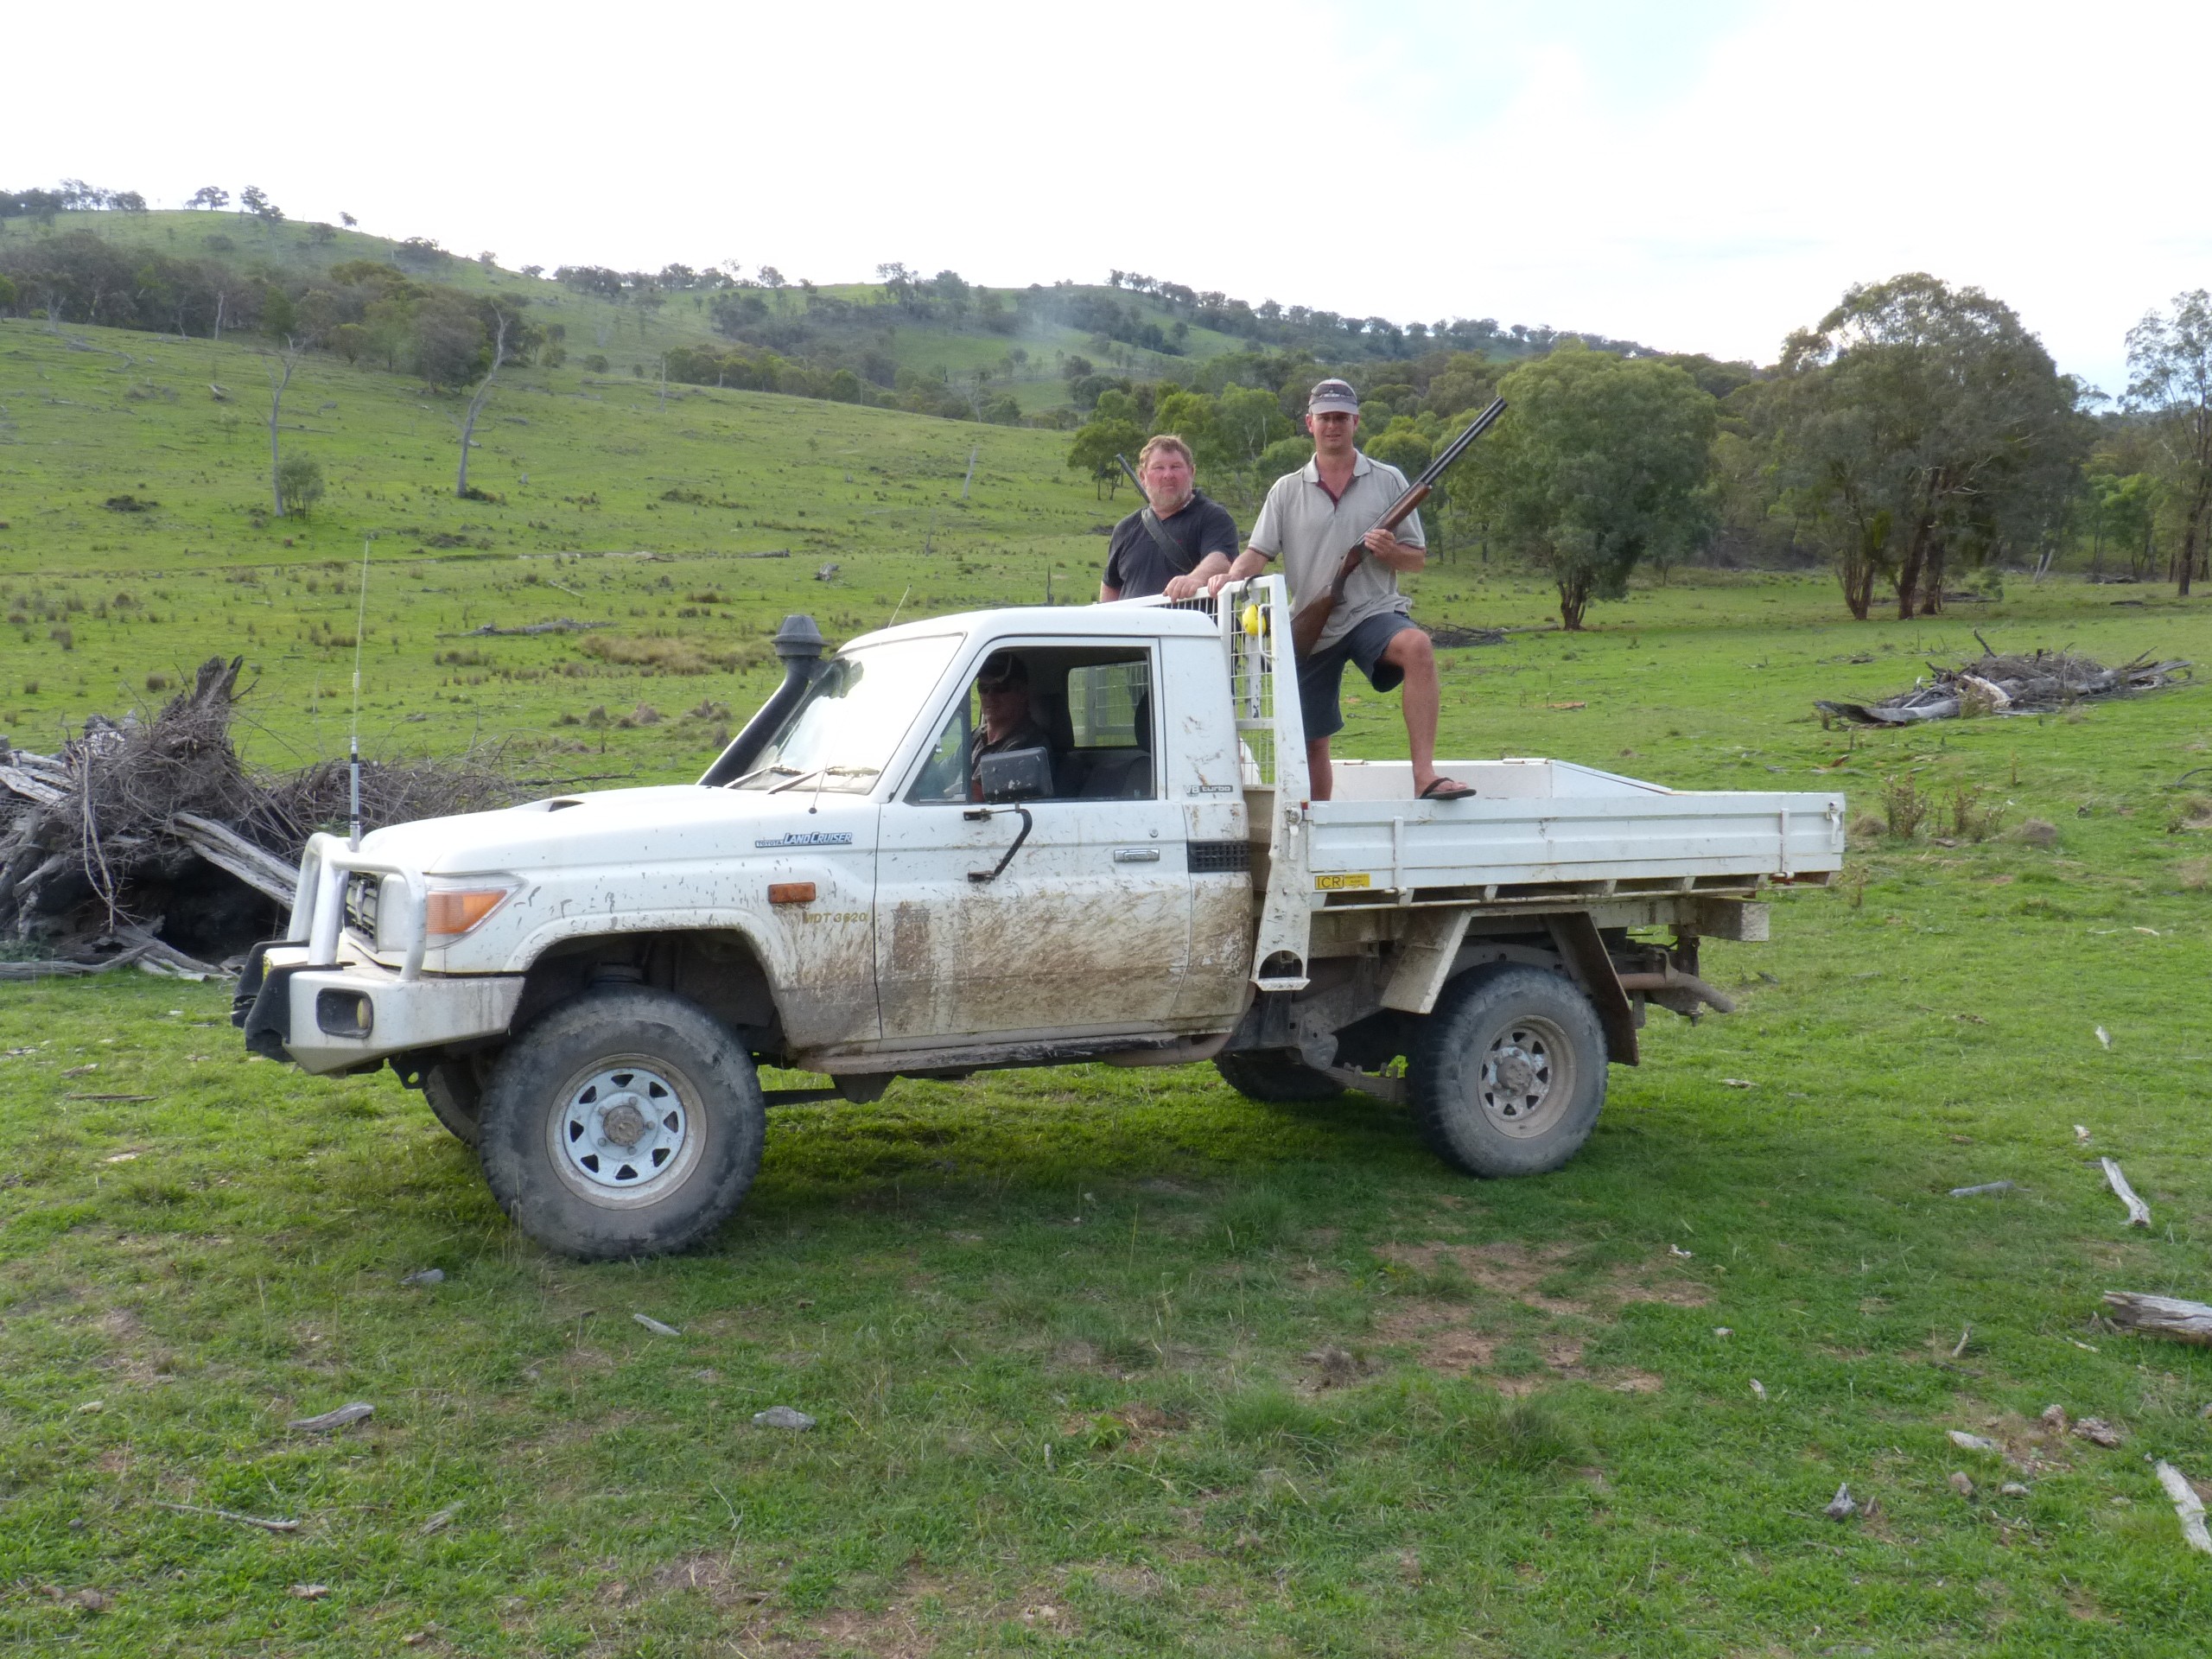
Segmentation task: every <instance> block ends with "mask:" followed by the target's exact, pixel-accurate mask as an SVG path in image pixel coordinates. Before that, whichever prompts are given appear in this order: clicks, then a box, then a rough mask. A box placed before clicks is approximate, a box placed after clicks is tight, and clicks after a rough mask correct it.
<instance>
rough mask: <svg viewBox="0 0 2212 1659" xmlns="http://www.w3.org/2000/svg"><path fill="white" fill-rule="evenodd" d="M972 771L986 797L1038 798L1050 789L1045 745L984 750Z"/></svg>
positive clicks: (1048, 754)
mask: <svg viewBox="0 0 2212 1659" xmlns="http://www.w3.org/2000/svg"><path fill="white" fill-rule="evenodd" d="M976 776H977V777H978V778H979V779H981V780H982V785H983V798H984V799H985V800H986V801H989V802H994V803H995V802H1000V801H1041V800H1043V799H1044V798H1046V796H1047V795H1050V794H1051V793H1052V754H1051V752H1050V751H1048V750H1046V749H1005V750H1001V752H1000V753H997V754H987V755H985V756H984V757H983V758H982V761H981V762H980V763H979V764H978V765H977V766H976Z"/></svg>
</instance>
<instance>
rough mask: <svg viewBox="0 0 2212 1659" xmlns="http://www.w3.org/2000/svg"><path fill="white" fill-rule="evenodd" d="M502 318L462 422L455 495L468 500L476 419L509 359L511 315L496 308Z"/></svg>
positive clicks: (495, 313) (665, 384)
mask: <svg viewBox="0 0 2212 1659" xmlns="http://www.w3.org/2000/svg"><path fill="white" fill-rule="evenodd" d="M493 316H494V317H496V318H497V319H498V321H497V322H496V323H495V324H494V325H493V333H492V366H491V367H490V368H489V369H488V370H486V372H485V375H484V382H483V384H482V385H480V386H478V387H477V388H476V395H475V396H474V397H471V398H470V399H469V400H468V413H467V415H466V416H464V417H463V418H462V420H461V472H460V474H459V475H458V476H457V477H455V479H454V486H453V493H454V494H455V495H457V496H459V497H461V499H463V500H464V501H465V500H467V499H468V446H469V445H470V444H471V443H473V442H475V438H476V417H477V416H478V415H480V414H481V413H482V412H483V409H484V400H485V399H486V397H490V396H491V395H492V382H493V379H494V378H497V377H498V375H499V365H501V364H502V363H504V362H505V361H506V360H507V321H508V319H507V314H506V313H505V312H504V311H500V310H498V309H496V308H494V310H493ZM667 396H668V376H667V369H666V366H665V365H663V368H662V372H661V397H662V398H663V399H664V400H665V399H666V397H667Z"/></svg>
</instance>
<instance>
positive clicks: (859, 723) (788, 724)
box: [730, 633, 961, 794]
mask: <svg viewBox="0 0 2212 1659" xmlns="http://www.w3.org/2000/svg"><path fill="white" fill-rule="evenodd" d="M960 639H961V636H960V635H959V634H957V633H938V634H930V635H927V636H925V637H924V638H922V639H894V640H887V641H886V642H885V643H883V644H881V645H863V646H861V647H860V648H859V649H858V650H856V651H853V650H849V651H842V652H838V653H837V655H836V656H835V657H833V658H830V659H829V661H828V662H827V663H825V664H823V666H822V669H821V671H820V672H818V673H817V674H816V675H815V677H814V683H813V684H811V685H810V686H809V687H807V689H806V695H805V696H804V697H802V698H801V699H800V700H799V705H798V708H796V709H792V710H791V716H790V718H789V719H787V720H785V721H784V723H783V726H782V728H780V729H779V730H778V732H777V733H776V734H775V736H773V737H772V738H771V739H769V741H768V746H767V747H766V748H764V749H762V750H761V751H760V753H759V754H758V755H757V756H755V757H754V759H753V768H752V770H751V771H749V772H747V773H746V774H745V776H744V777H742V778H740V779H738V780H737V781H736V782H735V783H734V784H732V785H730V787H731V788H732V789H747V790H771V791H772V790H779V789H797V788H800V787H804V788H805V789H808V790H815V789H822V790H828V791H844V792H847V793H850V794H866V793H867V792H868V791H869V790H871V789H873V788H874V787H875V780H876V779H878V778H879V777H880V776H881V775H882V773H883V769H884V767H886V766H889V765H890V764H891V754H892V751H893V750H894V749H896V748H897V747H899V739H900V738H902V737H904V736H905V735H906V728H907V727H908V726H909V725H910V724H912V721H913V719H914V716H915V715H918V714H919V713H920V712H921V711H922V709H923V708H924V706H925V704H926V703H927V702H928V701H929V695H930V692H931V690H933V689H935V687H936V685H937V682H938V676H940V675H942V674H943V673H944V665H945V664H947V663H949V662H950V661H951V660H952V653H953V652H955V651H957V649H959V645H960Z"/></svg>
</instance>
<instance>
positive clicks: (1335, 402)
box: [1207, 379, 1475, 801]
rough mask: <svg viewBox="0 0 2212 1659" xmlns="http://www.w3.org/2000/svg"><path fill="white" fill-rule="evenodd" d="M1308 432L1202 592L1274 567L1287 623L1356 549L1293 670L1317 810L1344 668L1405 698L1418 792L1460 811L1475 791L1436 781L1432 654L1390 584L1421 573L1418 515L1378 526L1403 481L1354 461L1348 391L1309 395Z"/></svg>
mask: <svg viewBox="0 0 2212 1659" xmlns="http://www.w3.org/2000/svg"><path fill="white" fill-rule="evenodd" d="M1306 430H1307V431H1308V432H1310V433H1311V434H1313V460H1311V461H1308V462H1306V465H1305V466H1304V467H1301V468H1300V470H1298V471H1297V472H1294V473H1289V474H1285V475H1284V476H1283V477H1281V478H1279V479H1277V480H1275V482H1274V488H1272V489H1270V490H1269V491H1268V499H1267V501H1266V502H1265V504H1264V505H1262V507H1261V508H1260V520H1259V522H1258V523H1257V524H1254V525H1253V526H1252V540H1251V544H1250V545H1249V546H1248V547H1247V548H1246V549H1245V550H1243V552H1242V553H1240V554H1238V555H1237V556H1236V563H1234V564H1232V565H1231V566H1230V569H1229V570H1228V571H1227V572H1226V573H1225V574H1224V575H1222V576H1219V577H1217V578H1210V579H1209V580H1208V582H1207V591H1208V592H1210V593H1218V592H1219V591H1220V590H1221V588H1222V585H1223V583H1224V582H1240V581H1243V580H1244V579H1245V578H1247V577H1250V576H1256V575H1259V574H1260V573H1261V572H1262V570H1264V569H1267V566H1268V561H1269V560H1270V559H1273V558H1275V557H1277V556H1280V557H1281V560H1282V563H1283V572H1284V574H1285V575H1287V576H1288V577H1289V578H1290V597H1291V609H1292V610H1293V611H1296V610H1297V609H1298V607H1300V606H1301V605H1303V604H1305V603H1306V601H1307V600H1309V599H1311V598H1313V596H1314V595H1315V594H1320V593H1324V592H1325V591H1326V590H1327V589H1328V588H1329V586H1330V584H1331V583H1332V582H1335V581H1336V578H1337V570H1338V566H1339V565H1341V564H1342V563H1343V562H1344V555H1345V553H1346V552H1348V551H1349V550H1351V544H1352V543H1354V542H1357V541H1360V540H1364V541H1365V542H1366V543H1367V557H1366V558H1365V559H1363V560H1362V561H1361V562H1360V565H1359V568H1358V569H1357V570H1354V571H1353V572H1352V573H1351V579H1350V580H1349V581H1347V582H1345V583H1344V602H1343V603H1342V604H1340V605H1338V607H1337V608H1336V612H1335V613H1334V614H1333V615H1332V616H1331V617H1330V618H1329V623H1328V626H1326V627H1325V628H1323V629H1322V630H1321V637H1320V639H1318V640H1316V641H1315V642H1314V645H1313V654H1312V655H1311V656H1309V657H1305V658H1300V660H1299V664H1298V701H1299V704H1300V708H1301V709H1303V711H1304V713H1305V716H1306V766H1307V768H1308V770H1309V771H1310V772H1311V773H1312V775H1313V798H1314V799H1315V800H1317V801H1325V800H1327V799H1328V798H1329V795H1330V790H1331V785H1332V773H1331V770H1330V766H1329V739H1330V738H1331V737H1332V735H1334V734H1336V733H1338V732H1339V731H1342V730H1343V729H1344V711H1343V710H1342V709H1339V708H1338V705H1337V694H1338V690H1339V689H1340V688H1341V686H1342V685H1343V683H1344V664H1346V663H1347V662H1353V663H1357V664H1359V671H1360V672H1361V673H1363V674H1364V675H1366V676H1367V679H1368V683H1369V684H1370V685H1372V686H1373V687H1374V688H1375V689H1376V690H1377V691H1389V690H1392V689H1393V688H1394V687H1395V686H1398V685H1399V684H1401V683H1402V684H1403V685H1404V687H1405V695H1404V696H1403V698H1402V705H1403V708H1404V711H1405V716H1406V741H1407V746H1408V748H1410V750H1411V751H1412V753H1413V762H1414V793H1415V794H1416V795H1418V796H1419V797H1420V798H1421V799H1422V800H1425V801H1460V800H1465V799H1466V798H1468V797H1470V796H1471V795H1472V794H1473V793H1474V792H1475V791H1473V790H1471V789H1470V788H1468V787H1467V785H1465V784H1463V783H1460V782H1459V781H1458V780H1457V779H1452V778H1446V777H1443V776H1441V775H1440V773H1439V772H1437V770H1436V716H1437V711H1438V709H1439V708H1440V705H1441V703H1442V701H1443V694H1442V690H1441V689H1440V686H1439V684H1438V683H1437V677H1436V652H1435V648H1434V647H1433V645H1430V644H1429V640H1428V635H1427V634H1426V633H1424V632H1422V631H1421V629H1419V628H1417V627H1415V626H1414V623H1413V619H1412V618H1411V617H1409V616H1408V615H1407V614H1406V613H1407V612H1408V611H1409V610H1411V609H1412V608H1413V601H1411V600H1409V599H1408V598H1407V597H1406V596H1405V595H1404V594H1402V593H1400V592H1399V591H1398V572H1400V571H1401V570H1404V571H1409V572H1410V571H1414V570H1418V569H1421V567H1422V566H1423V565H1424V564H1426V563H1428V538H1427V536H1426V535H1424V534H1423V533H1422V531H1421V515H1420V514H1419V513H1418V512H1416V513H1414V514H1412V515H1410V516H1409V517H1408V518H1406V520H1405V521H1404V522H1403V523H1402V524H1400V525H1399V526H1398V530H1397V533H1396V534H1395V535H1393V534H1392V533H1391V532H1390V531H1387V530H1383V529H1382V528H1381V527H1380V523H1379V521H1380V520H1381V518H1382V517H1383V514H1384V513H1386V512H1389V510H1390V505H1391V503H1392V502H1394V501H1395V500H1396V499H1398V498H1399V497H1400V496H1401V495H1403V494H1404V493H1405V492H1406V475H1405V474H1403V473H1402V472H1400V471H1399V470H1398V469H1397V468H1396V467H1393V466H1391V465H1390V464H1389V462H1388V461H1374V460H1370V458H1369V457H1368V456H1366V455H1363V454H1361V453H1360V451H1359V448H1358V446H1357V443H1356V442H1354V439H1355V438H1356V437H1357V434H1358V431H1359V394H1358V393H1357V392H1356V391H1353V390H1352V389H1351V385H1349V384H1347V383H1346V382H1344V381H1342V380H1333V379H1332V380H1324V381H1322V382H1320V383H1319V385H1316V386H1315V387H1314V388H1313V391H1310V392H1308V393H1307V394H1306Z"/></svg>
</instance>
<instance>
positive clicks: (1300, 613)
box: [1290, 397, 1505, 657]
mask: <svg viewBox="0 0 2212 1659" xmlns="http://www.w3.org/2000/svg"><path fill="white" fill-rule="evenodd" d="M1504 413H1505V399H1504V398H1503V397H1500V398H1499V399H1498V400H1497V402H1495V403H1493V404H1491V406H1490V407H1489V408H1488V409H1486V410H1483V412H1482V413H1481V414H1479V415H1478V416H1475V418H1474V422H1473V423H1472V424H1471V425H1470V426H1469V427H1468V428H1467V429H1466V430H1465V431H1464V432H1462V433H1461V434H1460V435H1459V436H1458V437H1456V438H1454V439H1452V442H1450V443H1448V444H1446V446H1445V447H1444V449H1443V452H1442V453H1441V454H1439V455H1438V456H1437V457H1436V459H1435V460H1434V461H1430V462H1429V463H1428V465H1427V467H1424V468H1423V469H1422V471H1421V476H1420V477H1419V478H1417V479H1415V480H1414V481H1413V482H1412V483H1411V484H1408V486H1406V493H1404V494H1403V495H1402V496H1400V497H1399V498H1398V499H1396V500H1395V501H1393V502H1392V503H1391V504H1390V510H1389V512H1386V513H1384V514H1383V516H1382V517H1381V518H1378V519H1376V521H1375V528H1376V529H1377V530H1389V531H1395V530H1396V529H1397V527H1398V526H1399V525H1400V524H1403V523H1405V521H1406V520H1407V519H1408V518H1409V517H1411V516H1412V513H1413V511H1414V508H1415V507H1418V506H1419V505H1421V503H1422V502H1424V501H1426V500H1427V499H1428V495H1429V492H1430V491H1431V490H1433V489H1434V488H1435V487H1436V480H1438V479H1440V478H1441V477H1443V476H1444V469H1445V468H1446V467H1449V466H1450V465H1451V464H1452V462H1453V461H1457V460H1459V457H1460V456H1461V455H1462V454H1465V452H1466V448H1467V446H1468V445H1469V444H1471V443H1472V442H1474V441H1475V440H1476V439H1477V438H1479V437H1480V436H1482V435H1483V434H1484V433H1485V432H1487V431H1488V430H1490V429H1491V423H1494V422H1495V421H1496V420H1497V417H1498V416H1501V415H1503V414H1504ZM1366 557H1367V540H1366V537H1361V538H1360V539H1359V540H1358V541H1356V542H1354V543H1352V544H1351V551H1350V552H1348V553H1346V554H1345V555H1344V563H1342V564H1340V565H1338V567H1337V579H1336V580H1335V581H1334V582H1331V583H1330V584H1329V586H1328V588H1326V590H1325V591H1324V592H1321V593H1319V594H1314V595H1313V598H1311V599H1309V600H1307V601H1306V603H1305V604H1303V605H1301V606H1300V607H1299V608H1298V609H1297V610H1296V611H1294V613H1292V614H1291V619H1290V643H1291V644H1292V645H1293V646H1294V647H1295V648H1296V649H1297V652H1298V654H1299V655H1300V657H1307V656H1311V655H1312V654H1313V647H1314V645H1316V644H1317V643H1318V642H1319V639H1320V638H1321V630H1322V629H1324V628H1325V627H1327V626H1329V619H1330V617H1332V616H1333V615H1334V614H1335V613H1336V609H1337V607H1338V605H1339V604H1341V603H1343V601H1344V583H1345V582H1349V581H1350V580H1351V573H1352V572H1353V571H1355V570H1357V569H1359V567H1360V563H1361V561H1362V560H1363V559H1365V558H1366Z"/></svg>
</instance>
